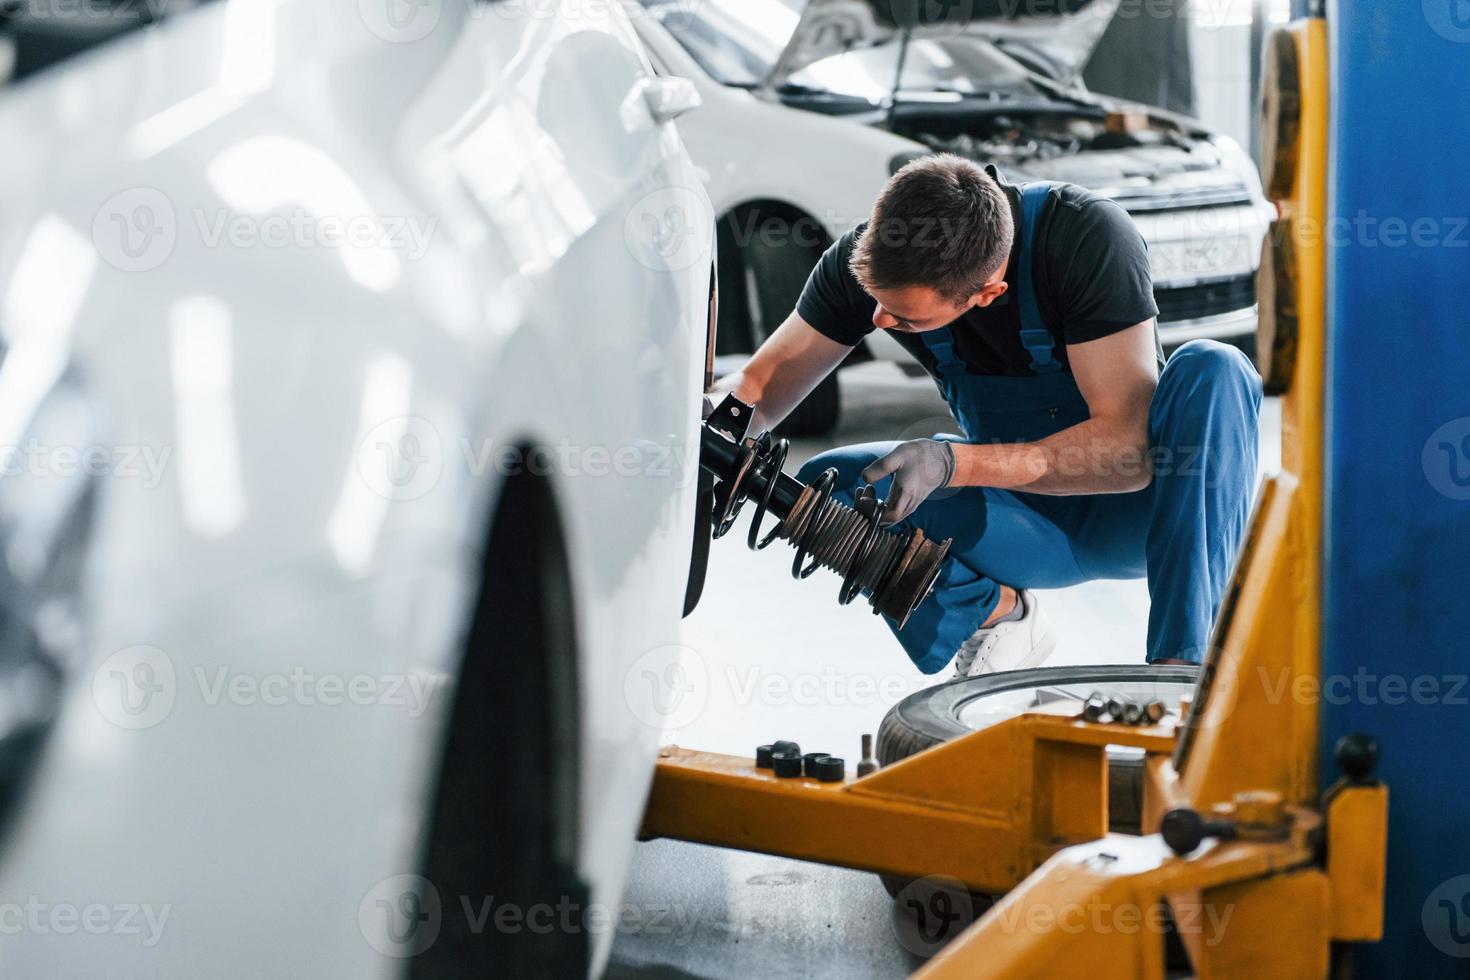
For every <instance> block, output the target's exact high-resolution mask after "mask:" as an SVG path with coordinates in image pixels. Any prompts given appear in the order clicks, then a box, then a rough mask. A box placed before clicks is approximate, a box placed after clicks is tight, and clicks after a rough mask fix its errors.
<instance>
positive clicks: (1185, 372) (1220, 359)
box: [1156, 340, 1261, 405]
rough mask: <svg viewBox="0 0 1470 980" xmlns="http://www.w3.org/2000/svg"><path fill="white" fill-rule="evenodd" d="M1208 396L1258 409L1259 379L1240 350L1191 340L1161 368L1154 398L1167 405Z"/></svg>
mask: <svg viewBox="0 0 1470 980" xmlns="http://www.w3.org/2000/svg"><path fill="white" fill-rule="evenodd" d="M1209 393H1214V394H1216V395H1224V396H1227V397H1234V398H1236V399H1239V400H1240V401H1241V402H1243V403H1245V404H1250V405H1258V404H1259V403H1260V400H1261V376H1260V375H1259V374H1258V373H1256V368H1255V365H1254V364H1252V363H1251V361H1250V358H1248V357H1246V356H1245V354H1244V353H1242V352H1241V350H1240V348H1238V347H1233V346H1231V345H1229V344H1222V343H1220V342H1219V341H1218V340H1191V341H1190V342H1189V343H1187V344H1185V345H1184V346H1183V347H1180V348H1179V349H1178V350H1176V351H1175V352H1174V354H1173V356H1172V357H1170V358H1169V361H1168V363H1167V364H1165V365H1164V371H1163V374H1161V375H1160V376H1159V390H1158V395H1157V396H1156V398H1157V399H1158V400H1165V401H1167V400H1169V399H1172V398H1179V397H1186V398H1193V397H1198V396H1200V395H1206V394H1209Z"/></svg>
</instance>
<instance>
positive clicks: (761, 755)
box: [755, 745, 772, 769]
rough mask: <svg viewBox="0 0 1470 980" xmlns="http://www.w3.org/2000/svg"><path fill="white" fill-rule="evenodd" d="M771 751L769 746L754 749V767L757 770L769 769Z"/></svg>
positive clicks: (758, 746) (759, 746)
mask: <svg viewBox="0 0 1470 980" xmlns="http://www.w3.org/2000/svg"><path fill="white" fill-rule="evenodd" d="M771 749H772V746H769V745H757V746H756V747H755V767H756V768H757V769H769V768H771Z"/></svg>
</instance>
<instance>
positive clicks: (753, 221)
mask: <svg viewBox="0 0 1470 980" xmlns="http://www.w3.org/2000/svg"><path fill="white" fill-rule="evenodd" d="M810 225H811V220H810V219H808V218H797V217H794V216H787V215H782V214H776V213H758V212H751V211H738V212H735V213H732V214H730V215H728V216H726V218H725V219H724V220H723V221H721V222H720V230H719V254H720V323H719V332H718V334H717V338H718V350H719V352H720V353H721V354H738V353H750V352H752V351H754V350H755V349H756V348H757V347H759V346H760V345H761V344H762V343H764V342H765V340H766V338H767V337H769V336H770V335H771V334H772V333H774V332H775V330H776V328H777V327H779V326H780V325H781V324H782V322H783V321H785V319H786V317H787V316H789V315H790V314H791V311H792V310H794V309H796V301H797V300H798V299H800V298H801V291H802V289H803V288H805V286H806V280H807V276H808V275H810V273H811V271H812V269H813V268H814V267H815V266H816V264H817V261H818V260H819V259H820V258H821V257H822V252H823V251H824V248H823V247H822V245H820V244H815V243H809V242H807V241H805V240H803V235H801V234H797V232H798V231H803V232H805V233H806V235H807V237H811V235H812V234H814V232H813V230H812V228H811V227H810ZM840 414H841V395H840V393H839V391H838V387H837V373H836V372H835V371H834V372H833V373H832V374H830V375H828V376H827V377H826V378H823V379H822V381H821V383H820V384H818V385H817V387H816V388H815V389H813V390H812V393H811V394H809V395H807V397H806V398H805V399H804V400H803V401H802V402H801V404H800V405H797V406H796V408H795V409H793V410H792V412H791V414H790V415H788V416H787V417H786V419H785V420H784V421H783V422H782V423H781V424H780V425H779V426H777V431H778V432H780V433H781V434H782V435H788V436H811V435H826V434H827V433H829V432H831V431H832V430H833V429H835V428H836V427H837V420H838V417H839V416H840Z"/></svg>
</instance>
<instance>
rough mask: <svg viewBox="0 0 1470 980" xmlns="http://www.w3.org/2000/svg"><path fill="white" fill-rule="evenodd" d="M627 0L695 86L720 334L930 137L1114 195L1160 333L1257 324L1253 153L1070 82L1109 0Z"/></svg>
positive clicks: (786, 289) (932, 145)
mask: <svg viewBox="0 0 1470 980" xmlns="http://www.w3.org/2000/svg"><path fill="white" fill-rule="evenodd" d="M626 2H628V3H629V4H630V6H632V7H634V9H635V11H636V12H638V13H641V16H638V17H636V18H635V23H636V25H637V28H638V31H639V34H640V35H641V36H642V38H643V40H644V42H645V43H646V44H647V46H648V50H649V53H650V55H651V57H652V59H653V62H654V65H655V67H656V68H657V69H658V70H659V71H661V72H664V73H667V74H670V75H676V76H683V77H687V78H690V79H692V80H693V81H694V83H695V84H696V85H697V86H698V88H699V91H700V94H701V96H702V97H703V100H704V105H703V107H702V108H701V109H700V110H699V111H698V112H695V113H691V114H690V115H689V116H687V117H686V118H685V119H682V120H680V123H679V127H680V131H681V132H682V134H683V136H684V139H685V142H686V143H687V144H688V146H689V151H690V154H691V155H692V156H693V158H694V161H695V163H696V164H698V165H699V166H700V167H701V168H702V169H703V171H704V172H705V175H706V178H707V181H708V187H709V193H710V198H711V200H712V201H713V203H714V207H715V211H716V214H717V215H719V217H720V218H721V225H720V235H721V237H720V251H721V276H722V289H721V296H722V301H721V319H720V351H721V353H722V354H735V353H738V352H741V351H748V350H750V349H752V348H753V346H754V345H756V344H758V343H759V342H760V340H761V339H763V338H764V337H765V336H766V335H768V334H769V332H770V331H771V330H773V329H774V328H775V327H776V326H777V325H778V324H779V323H780V322H781V320H782V319H784V318H785V317H786V315H787V314H788V313H789V312H790V310H791V309H792V306H793V304H794V301H795V299H796V297H797V295H799V293H800V290H801V287H802V285H803V284H804V282H805V279H806V274H807V272H808V271H809V270H810V269H811V267H812V266H813V265H814V264H815V262H816V259H817V257H818V256H819V255H820V254H821V252H822V250H823V249H824V248H825V247H826V246H827V245H828V244H829V243H830V242H831V241H833V240H835V239H836V238H837V237H839V236H840V235H841V234H842V233H843V232H845V231H847V230H848V229H849V228H851V227H852V225H854V224H856V223H857V222H858V221H861V220H863V219H864V218H865V217H867V214H868V211H869V209H870V208H871V206H872V202H873V199H874V198H875V197H876V196H877V193H878V191H879V190H880V189H881V188H882V186H883V183H884V181H886V180H887V179H888V177H889V176H890V175H891V174H892V172H893V171H894V170H896V169H897V168H898V167H899V166H901V165H902V164H903V163H905V162H907V161H908V160H910V159H913V158H914V157H915V156H917V155H922V154H926V153H932V152H936V151H946V152H951V153H958V154H961V155H963V156H967V157H971V158H973V159H975V160H978V161H981V162H985V163H994V164H996V165H997V166H999V167H1000V168H1001V170H1002V171H1003V172H1004V173H1005V174H1006V176H1007V177H1008V178H1009V179H1011V180H1013V181H1025V180H1062V181H1070V182H1072V183H1076V184H1080V185H1082V186H1084V187H1087V188H1089V189H1091V190H1093V191H1096V192H1097V193H1099V194H1103V195H1105V196H1107V197H1110V198H1112V199H1114V200H1116V201H1117V202H1118V203H1119V204H1121V205H1122V206H1123V207H1125V208H1127V210H1128V211H1129V213H1130V214H1131V215H1132V216H1133V219H1134V221H1135V222H1136V223H1137V224H1138V227H1139V229H1140V230H1141V232H1142V233H1143V236H1144V238H1145V240H1146V241H1147V242H1148V246H1149V253H1150V256H1151V258H1152V263H1153V273H1154V290H1155V297H1156V299H1157V301H1158V306H1159V328H1160V335H1161V338H1162V340H1163V342H1164V344H1165V346H1166V347H1173V346H1176V345H1178V344H1180V343H1183V342H1184V341H1186V340H1191V339H1194V338H1197V337H1211V338H1215V339H1238V340H1242V341H1246V342H1248V340H1247V338H1248V335H1250V334H1252V332H1253V331H1254V329H1255V323H1256V315H1255V272H1256V268H1257V266H1258V265H1259V261H1260V251H1261V244H1262V240H1263V239H1264V237H1265V234H1266V230H1267V227H1268V225H1269V222H1270V220H1271V218H1272V217H1273V216H1274V211H1273V209H1272V207H1271V205H1270V204H1269V203H1268V202H1267V201H1266V199H1265V197H1264V195H1263V194H1262V190H1261V185H1260V178H1259V176H1258V173H1257V171H1256V167H1255V165H1254V163H1253V162H1252V161H1251V160H1250V159H1249V157H1248V156H1247V155H1246V154H1245V153H1244V152H1243V151H1242V150H1241V149H1240V147H1239V146H1238V145H1236V143H1235V142H1234V141H1232V140H1231V139H1229V138H1228V137H1226V136H1223V135H1221V134H1218V133H1214V132H1211V131H1210V130H1208V129H1207V128H1206V127H1204V126H1202V125H1201V124H1199V123H1198V122H1195V121H1193V120H1190V119H1187V118H1183V117H1180V116H1177V115H1173V114H1170V113H1168V112H1165V111H1163V110H1160V109H1153V108H1148V107H1140V106H1136V105H1127V104H1123V103H1121V102H1119V101H1118V100H1114V99H1109V98H1107V97H1104V96H1100V95H1096V94H1093V93H1091V92H1088V91H1087V90H1086V89H1085V88H1084V87H1083V85H1082V83H1081V80H1080V72H1081V70H1082V67H1083V66H1084V65H1085V64H1086V61H1087V58H1088V57H1089V56H1090V54H1091V53H1092V51H1093V49H1094V47H1095V46H1096V44H1097V42H1098V39H1099V38H1100V37H1101V36H1102V33H1103V31H1104V29H1105V28H1106V27H1107V24H1108V22H1109V20H1110V19H1111V18H1112V17H1113V15H1114V13H1115V12H1116V10H1117V8H1118V3H1119V0H1048V2H1044V3H1040V4H1035V3H1033V4H1027V5H1026V6H1025V9H1026V10H1027V11H1028V12H1030V16H1025V17H1014V16H1011V15H1013V14H1014V12H1015V7H1016V5H1015V4H1011V3H1007V2H1005V0H967V2H963V3H940V2H929V3H919V4H918V5H917V8H918V20H917V21H915V22H913V23H911V24H910V25H909V26H910V30H908V31H906V32H905V31H903V30H900V29H899V28H898V27H897V26H896V25H895V23H894V21H893V20H892V19H891V17H890V16H889V15H888V14H887V13H886V11H888V10H889V9H890V7H889V4H888V3H881V4H880V3H875V2H872V0H700V2H699V3H691V2H689V0H626ZM899 6H900V5H899V4H898V3H894V4H893V5H892V9H897V8H898V7H899ZM1038 10H1040V11H1044V13H1037V11H1038ZM926 15H932V17H933V18H934V19H933V20H930V21H926V20H925V19H924V18H925V16H926ZM900 66H902V72H901V75H900ZM867 347H868V348H870V350H860V353H859V355H858V356H859V357H863V356H866V355H867V354H869V353H871V354H873V355H876V356H879V357H886V358H891V359H894V360H897V361H899V362H900V363H905V362H906V365H907V366H908V367H909V368H910V369H914V368H917V365H916V364H914V363H913V362H912V361H911V360H910V359H909V358H908V356H907V355H906V354H905V353H904V352H903V350H902V348H900V347H899V346H898V344H897V343H895V342H893V341H892V340H891V339H889V338H887V337H886V336H884V335H883V334H882V333H881V331H880V332H877V333H875V334H874V335H872V337H871V338H870V339H869V341H868V343H867ZM837 411H838V402H837V388H836V384H835V378H834V379H831V380H830V381H829V382H828V383H827V384H825V385H824V386H823V387H822V388H819V389H818V391H816V392H814V393H813V395H812V397H810V398H809V399H808V400H807V401H806V402H805V403H804V404H803V406H802V407H801V408H800V409H799V410H798V412H797V413H796V415H795V416H794V417H793V420H792V422H793V423H794V426H793V431H801V430H805V431H822V430H824V429H827V428H830V427H831V426H832V425H833V424H834V423H835V421H836V418H837Z"/></svg>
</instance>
